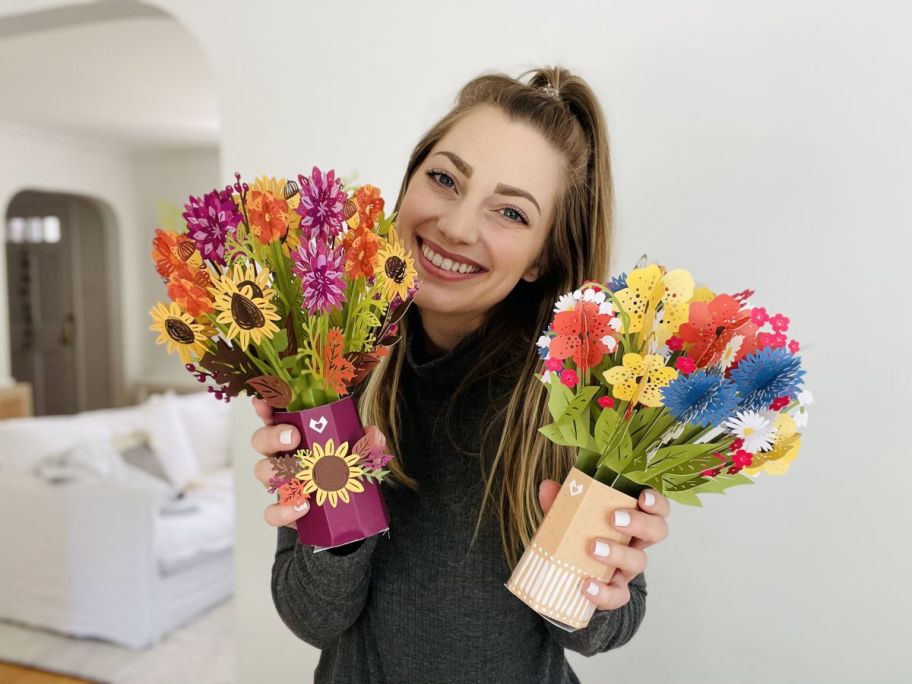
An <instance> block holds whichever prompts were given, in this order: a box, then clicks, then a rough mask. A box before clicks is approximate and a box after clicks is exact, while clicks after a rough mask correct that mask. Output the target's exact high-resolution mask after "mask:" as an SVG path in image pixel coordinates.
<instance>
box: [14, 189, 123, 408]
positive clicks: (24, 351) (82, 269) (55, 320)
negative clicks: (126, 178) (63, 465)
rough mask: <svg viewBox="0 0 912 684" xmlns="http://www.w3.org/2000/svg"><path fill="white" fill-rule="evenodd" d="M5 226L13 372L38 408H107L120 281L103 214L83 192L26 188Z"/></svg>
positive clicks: (112, 375)
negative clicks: (114, 298)
mask: <svg viewBox="0 0 912 684" xmlns="http://www.w3.org/2000/svg"><path fill="white" fill-rule="evenodd" d="M6 227H7V230H6V260H7V264H6V265H7V292H8V298H9V314H10V316H9V319H10V354H11V363H12V371H13V375H14V377H16V378H17V379H19V380H20V381H24V382H29V383H30V384H31V385H32V393H33V399H34V411H35V414H36V415H54V414H69V413H76V412H79V411H86V410H90V409H95V408H103V407H106V406H110V405H111V397H112V391H113V389H112V387H113V386H112V378H113V377H114V373H115V371H116V369H114V368H112V366H111V364H112V361H113V359H114V358H115V356H114V355H113V354H112V353H111V334H110V333H111V329H112V327H111V321H110V320H109V319H110V313H109V312H110V311H111V310H112V308H113V307H111V306H109V302H108V299H109V296H110V293H111V292H112V291H113V289H114V287H115V284H114V283H113V282H111V280H112V279H111V277H110V276H111V268H110V267H109V264H107V261H106V254H107V252H108V250H107V246H106V244H105V243H106V238H105V230H104V224H103V218H102V215H101V212H100V211H99V209H98V207H97V206H96V204H95V203H94V202H93V201H92V200H89V199H87V198H84V197H79V196H76V195H67V194H58V193H48V192H37V191H23V192H20V193H19V194H17V195H16V196H15V197H13V199H12V201H11V202H10V204H9V206H8V208H7V215H6Z"/></svg>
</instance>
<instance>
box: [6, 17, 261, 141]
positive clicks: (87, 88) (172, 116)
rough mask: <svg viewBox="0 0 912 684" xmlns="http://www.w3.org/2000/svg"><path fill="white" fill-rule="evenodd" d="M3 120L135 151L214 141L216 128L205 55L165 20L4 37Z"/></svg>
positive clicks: (97, 24)
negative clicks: (134, 147)
mask: <svg viewBox="0 0 912 684" xmlns="http://www.w3.org/2000/svg"><path fill="white" fill-rule="evenodd" d="M253 96H254V97H256V94H254V95H253ZM0 119H2V120H6V121H9V122H12V123H17V124H24V125H31V126H40V127H44V128H51V129H55V130H60V131H64V132H67V133H70V134H75V135H81V136H89V137H92V138H99V139H103V140H108V141H113V142H118V143H124V144H127V145H130V146H136V147H148V146H171V145H197V144H199V145H211V144H215V143H217V142H218V136H219V129H220V119H219V111H218V103H217V101H216V94H215V83H214V82H213V76H212V74H211V72H210V69H209V65H208V64H207V62H206V59H205V56H204V54H203V51H202V49H201V47H200V46H199V45H198V44H197V43H196V42H195V40H194V39H193V38H192V36H191V35H190V34H189V33H188V32H187V31H185V30H184V29H183V27H182V26H181V25H180V24H178V23H177V22H176V21H175V20H173V19H170V18H168V17H142V18H129V19H116V20H105V21H96V22H91V23H78V24H75V25H72V26H62V27H57V28H52V29H47V30H40V31H28V32H25V33H21V34H18V35H9V34H7V35H2V34H0Z"/></svg>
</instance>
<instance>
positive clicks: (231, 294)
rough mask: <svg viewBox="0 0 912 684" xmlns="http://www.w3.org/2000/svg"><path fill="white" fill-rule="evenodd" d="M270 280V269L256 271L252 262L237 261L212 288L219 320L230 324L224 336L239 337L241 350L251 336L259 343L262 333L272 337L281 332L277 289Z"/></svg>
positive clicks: (229, 337) (255, 342) (228, 337)
mask: <svg viewBox="0 0 912 684" xmlns="http://www.w3.org/2000/svg"><path fill="white" fill-rule="evenodd" d="M268 284H269V271H268V270H266V269H265V268H261V269H260V272H259V273H258V274H254V271H253V267H252V266H250V265H248V266H241V265H240V264H236V265H235V267H234V269H233V270H232V271H226V272H225V273H224V275H222V277H220V278H219V279H218V281H217V282H216V283H215V285H214V286H213V287H212V288H211V289H210V291H211V292H212V295H213V298H214V300H215V302H214V306H215V308H216V310H218V312H219V315H218V318H216V319H215V320H216V322H218V323H223V324H225V325H228V326H229V327H228V332H226V333H225V338H226V339H228V340H233V339H234V338H235V337H239V338H240V345H241V349H242V350H245V351H246V349H247V346H248V345H249V344H250V340H251V339H252V340H253V343H254V344H260V342H261V340H262V339H263V337H266V338H267V339H270V338H271V337H272V336H273V334H275V333H276V332H278V327H277V326H276V324H275V323H274V321H277V320H279V315H278V313H276V308H275V305H274V304H273V303H272V298H273V297H274V296H275V292H274V291H273V290H272V289H271V288H270V287H269V286H268Z"/></svg>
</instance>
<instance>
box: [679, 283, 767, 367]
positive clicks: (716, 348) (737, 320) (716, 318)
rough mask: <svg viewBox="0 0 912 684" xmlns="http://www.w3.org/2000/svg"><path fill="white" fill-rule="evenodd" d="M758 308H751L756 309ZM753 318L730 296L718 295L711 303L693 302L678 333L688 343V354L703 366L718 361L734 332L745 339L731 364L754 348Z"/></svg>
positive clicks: (755, 324) (755, 326)
mask: <svg viewBox="0 0 912 684" xmlns="http://www.w3.org/2000/svg"><path fill="white" fill-rule="evenodd" d="M756 311H757V309H754V312H756ZM757 327H758V326H757V323H756V318H754V317H753V313H752V312H751V311H748V310H747V309H742V308H741V303H740V302H738V300H737V299H735V298H734V297H732V296H731V295H727V294H721V295H718V296H717V297H715V298H714V299H713V300H712V301H710V302H692V303H691V305H690V316H689V317H688V321H687V323H684V324H682V325H681V328H680V330H679V331H678V336H679V337H680V338H681V339H682V340H684V341H685V342H689V343H690V347H689V348H688V350H687V356H689V357H690V358H692V359H693V360H694V361H696V363H697V367H698V368H703V367H705V366H708V365H710V364H712V363H715V362H716V361H718V359H719V357H720V356H721V354H722V352H723V351H725V347H726V346H727V345H728V343H729V342H730V341H731V339H732V337H734V336H735V335H741V336H742V337H743V338H744V340H743V342H742V343H741V348H740V349H739V350H738V352H737V354H736V356H735V359H734V363H737V362H738V361H740V360H741V359H742V358H743V357H744V356H746V355H747V354H749V353H751V352H752V351H754V349H755V344H754V339H755V334H756V332H757Z"/></svg>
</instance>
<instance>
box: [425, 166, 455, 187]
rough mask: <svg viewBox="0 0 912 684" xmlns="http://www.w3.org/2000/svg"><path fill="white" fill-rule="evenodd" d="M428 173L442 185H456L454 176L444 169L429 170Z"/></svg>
mask: <svg viewBox="0 0 912 684" xmlns="http://www.w3.org/2000/svg"><path fill="white" fill-rule="evenodd" d="M427 175H429V176H430V177H431V178H433V179H434V180H435V181H436V182H437V183H438V184H440V185H442V186H443V187H445V188H454V187H456V181H454V180H453V177H452V176H450V175H449V174H447V173H444V172H443V171H434V170H431V171H428V172H427Z"/></svg>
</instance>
